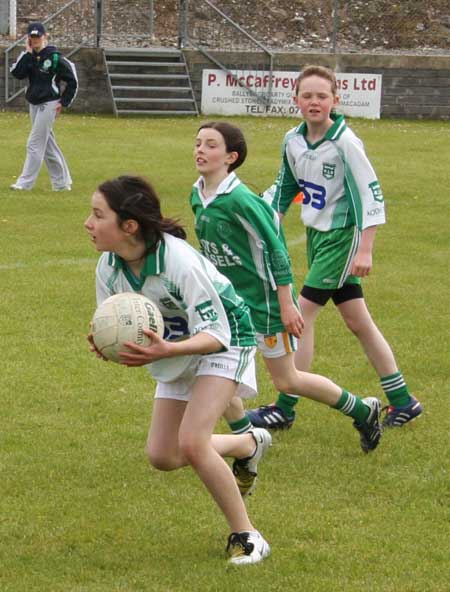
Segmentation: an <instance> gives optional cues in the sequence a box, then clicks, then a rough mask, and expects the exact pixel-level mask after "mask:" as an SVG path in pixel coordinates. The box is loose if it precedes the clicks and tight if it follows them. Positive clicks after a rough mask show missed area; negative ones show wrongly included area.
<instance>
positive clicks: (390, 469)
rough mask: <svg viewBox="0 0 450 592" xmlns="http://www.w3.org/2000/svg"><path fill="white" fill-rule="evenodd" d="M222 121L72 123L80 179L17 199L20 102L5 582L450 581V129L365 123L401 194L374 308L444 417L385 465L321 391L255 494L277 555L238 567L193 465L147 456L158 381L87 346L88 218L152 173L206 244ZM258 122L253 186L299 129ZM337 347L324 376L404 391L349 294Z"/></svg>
mask: <svg viewBox="0 0 450 592" xmlns="http://www.w3.org/2000/svg"><path fill="white" fill-rule="evenodd" d="M200 121H203V120H197V119H180V120H174V119H164V120H154V119H123V120H116V119H113V118H109V117H95V116H75V115H67V114H66V115H63V117H62V118H61V120H60V121H58V123H57V126H56V135H57V139H58V141H59V143H60V145H61V147H62V149H63V151H64V154H65V155H66V157H67V160H68V163H69V166H70V168H71V171H72V175H73V177H74V186H73V191H72V192H71V193H67V192H66V193H53V192H52V191H50V183H49V179H48V175H47V172H46V170H45V169H43V171H42V173H41V176H40V179H39V183H38V185H37V186H36V188H35V189H34V190H33V191H32V192H13V191H11V190H9V188H8V187H9V185H10V184H11V183H12V182H14V180H15V178H16V176H17V175H18V174H19V172H20V170H21V167H22V164H23V159H24V155H25V142H26V137H27V134H28V131H29V121H28V117H27V115H25V114H14V113H2V114H0V154H1V155H2V157H1V159H0V282H1V290H0V299H1V336H2V347H1V359H2V362H1V372H0V392H1V396H2V405H1V418H2V419H1V431H0V516H1V517H0V590H1V591H2V592H119V591H120V592H125V591H127V592H135V591H136V592H137V591H151V592H154V591H155V592H178V591H183V592H190V591H195V592H197V591H217V592H222V591H226V590H233V591H243V592H248V591H250V590H254V591H264V592H266V591H267V590H271V591H278V590H280V591H284V590H289V591H290V590H292V591H297V590H299V591H302V592H335V591H336V592H341V591H343V592H361V590H367V591H370V592H372V591H373V592H379V591H382V592H391V591H392V592H394V591H396V592H438V591H439V592H444V591H447V590H448V589H449V579H448V565H449V564H448V560H449V556H448V552H449V548H450V529H449V512H448V502H449V475H448V468H449V453H448V450H449V449H448V431H449V426H450V420H449V413H448V410H449V405H448V402H449V383H450V380H449V377H450V363H449V326H450V325H449V317H450V315H449V312H448V298H449V294H450V274H449V247H450V226H449V220H450V201H449V188H450V169H449V166H448V154H449V151H450V126H449V124H448V123H444V122H403V121H377V122H373V121H362V120H354V121H353V122H352V123H351V125H352V127H353V129H354V130H355V131H356V132H357V133H358V134H359V135H360V136H361V137H362V138H363V139H364V142H365V145H366V149H367V152H368V154H369V156H370V158H371V160H372V162H373V164H374V166H375V169H376V170H377V173H378V176H379V178H380V181H381V184H382V187H383V190H384V194H385V197H386V200H387V212H388V224H387V225H386V226H385V227H384V228H381V229H380V230H379V232H378V236H377V241H376V249H375V264H374V269H373V272H372V275H371V276H370V277H369V278H368V279H367V281H365V293H366V299H367V302H368V305H369V307H370V309H371V311H372V313H373V316H374V318H375V320H376V321H377V324H378V325H379V326H380V328H381V329H382V331H383V332H384V334H385V336H386V337H387V339H388V340H389V341H390V343H391V345H392V346H393V348H394V350H395V353H396V356H397V360H398V363H399V365H400V368H401V369H402V371H403V373H404V375H405V377H406V379H407V381H408V383H409V385H410V387H411V389H412V390H413V392H414V393H415V394H416V395H417V396H418V397H419V398H420V400H421V401H422V403H423V405H424V410H425V411H424V414H423V416H422V417H421V418H420V419H419V420H418V421H417V422H415V424H413V425H410V426H406V427H405V428H403V429H400V430H391V431H389V432H387V433H385V435H384V438H383V440H382V442H381V444H380V446H379V448H378V449H377V450H376V452H374V453H373V454H371V455H368V456H366V455H364V454H363V453H362V452H361V451H360V448H359V444H358V435H357V433H356V432H355V430H354V429H353V428H352V426H351V420H349V419H348V418H345V417H343V416H341V415H340V414H338V413H336V412H334V411H331V410H329V409H327V408H326V407H324V406H320V405H317V404H314V403H313V402H311V401H307V400H305V401H302V402H301V403H300V405H299V406H298V420H297V421H296V423H295V424H294V427H293V428H292V429H291V430H290V431H289V432H286V433H279V434H278V433H277V434H274V446H273V447H272V449H271V451H270V453H269V455H268V456H267V458H266V459H265V460H264V462H263V463H262V464H261V467H260V480H259V484H258V488H257V490H256V492H255V494H254V495H253V496H252V498H251V499H250V500H249V501H248V507H249V510H250V515H251V517H252V519H253V521H254V523H255V525H256V526H257V527H258V528H260V529H261V531H262V532H263V533H264V535H265V536H266V538H267V539H268V540H269V541H270V543H271V546H272V555H271V557H270V558H269V559H268V560H267V561H265V562H263V563H262V564H261V565H258V566H250V567H247V568H246V567H244V568H232V567H230V566H228V565H227V564H226V561H225V555H224V546H225V542H226V537H227V535H228V532H227V526H226V524H225V521H224V520H223V518H222V517H221V515H220V514H219V512H218V510H217V509H216V507H215V506H214V504H213V502H212V501H211V499H210V498H209V496H208V495H207V493H206V492H205V491H204V490H203V487H202V485H201V483H200V482H199V480H198V479H197V478H196V476H195V475H194V474H193V472H192V471H191V470H190V469H189V468H187V469H184V470H181V471H178V472H174V473H170V474H169V473H160V472H158V471H156V470H153V469H151V468H149V467H148V465H147V461H146V458H145V455H144V445H145V440H146V434H147V428H148V424H149V419H150V416H151V413H152V395H153V384H152V383H151V381H150V380H149V377H148V375H147V373H146V371H145V370H144V369H126V368H123V367H119V366H118V365H113V364H111V363H110V364H104V363H102V362H100V361H98V360H97V359H95V358H94V357H93V356H92V355H91V354H90V353H89V352H88V349H87V344H86V333H87V329H88V325H89V320H90V318H91V316H92V313H93V310H94V308H95V303H94V270H95V264H96V260H97V257H98V255H97V253H96V252H95V251H94V250H93V248H92V246H91V244H90V243H89V240H88V238H87V235H86V233H85V231H84V229H83V222H84V219H85V218H86V216H87V215H88V213H89V208H90V197H91V194H92V192H93V191H94V189H95V187H96V186H97V185H98V184H99V183H100V182H102V181H104V180H105V179H107V178H110V177H113V176H116V175H118V174H121V173H127V172H128V173H139V174H144V175H146V176H148V177H149V178H150V179H151V180H152V182H153V183H154V185H155V186H156V188H157V190H158V191H159V193H160V195H161V197H162V198H163V203H164V208H165V211H166V213H167V214H170V215H173V216H179V217H181V218H182V219H183V220H184V221H185V223H186V227H187V229H188V234H189V239H190V240H191V241H192V242H193V243H195V238H194V233H193V225H192V215H191V212H190V210H189V206H188V195H189V192H190V187H191V184H192V182H193V181H194V180H195V179H196V172H195V169H194V166H193V162H192V147H193V140H194V137H195V133H196V130H197V127H198V125H199V124H200ZM236 121H237V123H238V124H239V125H241V126H242V128H243V130H244V132H245V134H246V136H247V139H248V143H249V158H248V162H247V163H246V164H245V165H244V166H243V167H242V169H241V171H240V176H241V178H242V179H243V180H244V181H245V182H247V183H248V184H249V185H250V186H251V187H253V188H254V189H255V190H258V191H259V190H262V189H265V188H266V187H267V186H268V185H269V184H270V183H271V182H272V181H273V179H274V177H275V174H276V172H277V169H278V165H279V155H280V145H281V140H282V138H283V135H284V133H285V131H286V130H287V129H288V128H289V127H291V126H292V125H294V124H295V122H294V121H293V120H281V119H280V120H278V119H243V118H242V119H240V118H239V119H237V120H236ZM297 207H298V206H297ZM285 225H286V234H287V238H288V241H289V245H290V251H291V255H292V258H293V261H294V268H295V272H296V277H297V286H298V287H300V286H301V282H302V278H303V274H304V271H305V258H304V248H305V245H304V230H303V228H302V227H301V225H300V223H299V221H298V210H296V209H295V207H293V208H292V212H291V213H290V215H289V216H288V217H287V219H286V224H285ZM316 346H317V347H316V358H315V363H314V370H315V371H316V372H320V373H322V374H325V375H327V376H329V377H330V378H332V379H334V380H335V381H336V382H338V383H339V384H341V385H345V386H346V387H347V388H349V389H351V390H353V392H357V393H360V394H362V395H363V396H367V395H370V394H376V395H378V396H381V395H382V393H381V390H380V387H379V384H378V380H377V377H376V375H375V373H374V371H373V370H372V368H371V367H370V366H369V364H368V362H367V361H366V358H365V357H364V356H363V354H362V352H361V351H360V349H359V346H358V345H357V343H356V340H355V339H354V338H353V337H351V336H350V334H349V333H348V331H347V330H346V329H344V327H343V324H342V322H341V321H340V319H339V318H338V316H337V314H336V312H335V311H334V310H333V308H332V307H331V306H329V307H327V308H326V310H325V311H324V312H323V314H322V315H321V317H320V319H319V321H318V324H317V340H316ZM259 379H260V380H259V383H260V395H259V398H258V403H260V404H262V403H267V402H270V401H272V400H273V398H274V396H275V394H274V390H273V388H272V387H271V385H270V381H269V380H268V377H267V375H266V374H265V371H264V369H263V367H262V365H261V364H259ZM219 427H220V429H223V430H226V427H225V425H220V426H219Z"/></svg>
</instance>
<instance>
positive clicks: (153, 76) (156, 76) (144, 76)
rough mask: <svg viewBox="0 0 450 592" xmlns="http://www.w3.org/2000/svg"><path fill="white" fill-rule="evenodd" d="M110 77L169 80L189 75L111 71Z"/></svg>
mask: <svg viewBox="0 0 450 592" xmlns="http://www.w3.org/2000/svg"><path fill="white" fill-rule="evenodd" d="M109 76H110V78H122V79H124V78H137V79H139V80H145V79H149V80H164V79H165V78H166V79H167V78H170V80H188V79H189V76H188V75H187V74H175V75H174V74H131V73H128V74H123V73H121V74H115V73H114V72H112V73H111V74H110V75H109Z"/></svg>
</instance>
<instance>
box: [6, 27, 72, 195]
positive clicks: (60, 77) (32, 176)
mask: <svg viewBox="0 0 450 592" xmlns="http://www.w3.org/2000/svg"><path fill="white" fill-rule="evenodd" d="M11 74H12V75H13V76H14V77H15V78H19V79H24V78H28V80H29V85H28V88H27V91H26V95H25V97H26V99H27V101H28V102H29V104H30V116H31V122H32V129H31V133H30V136H29V138H28V142H27V156H26V159H25V164H24V166H23V170H22V173H21V175H20V176H19V177H18V179H17V181H16V182H15V183H14V184H13V185H11V189H16V190H30V189H32V188H33V186H34V184H35V183H36V180H37V178H38V175H39V171H40V169H41V166H42V161H43V160H44V161H45V164H46V165H47V168H48V172H49V175H50V179H51V183H52V187H53V190H54V191H62V190H70V189H71V188H72V178H71V176H70V172H69V168H68V166H67V163H66V161H65V159H64V156H63V153H62V152H61V150H60V148H59V146H58V144H57V143H56V139H55V135H54V133H53V124H54V121H55V119H56V117H57V116H58V115H59V114H60V113H61V110H62V108H63V107H70V105H71V104H72V102H73V100H74V98H75V95H76V93H77V89H78V79H77V74H76V70H75V66H74V64H73V63H72V62H70V61H69V60H68V59H67V58H65V57H63V56H62V55H61V54H60V53H59V52H58V51H57V49H56V47H54V46H53V45H48V38H47V34H46V32H45V28H44V26H43V25H42V24H41V23H31V24H30V25H29V26H28V30H27V42H26V49H25V51H23V52H22V53H21V54H20V55H19V57H18V59H17V61H16V62H15V63H14V64H13V66H12V67H11ZM61 82H63V83H64V88H61V87H62V86H63V85H61V84H60V83H61Z"/></svg>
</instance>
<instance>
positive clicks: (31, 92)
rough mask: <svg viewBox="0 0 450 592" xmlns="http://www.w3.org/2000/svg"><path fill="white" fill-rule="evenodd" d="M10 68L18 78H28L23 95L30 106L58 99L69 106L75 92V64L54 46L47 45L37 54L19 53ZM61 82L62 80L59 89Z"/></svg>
mask: <svg viewBox="0 0 450 592" xmlns="http://www.w3.org/2000/svg"><path fill="white" fill-rule="evenodd" d="M10 71H11V74H12V75H13V76H14V77H15V78H18V79H20V80H21V79H23V78H27V77H28V80H29V85H28V88H27V92H26V94H25V97H26V99H27V101H28V102H29V103H31V104H33V105H40V104H41V103H46V102H47V101H55V100H58V99H59V100H60V101H61V105H62V106H63V107H69V106H70V105H71V104H72V101H73V100H74V98H75V95H76V94H77V89H78V79H77V73H76V70H75V66H74V64H73V63H72V62H70V61H69V60H68V59H67V58H65V57H63V56H62V55H61V54H60V53H59V52H58V51H57V49H56V47H55V46H53V45H47V47H44V48H43V49H41V51H40V52H39V53H36V52H35V51H33V52H32V53H29V52H27V51H24V52H22V53H21V54H20V55H19V57H18V59H17V61H16V62H15V63H14V64H13V65H12V66H11V70H10ZM61 81H63V82H64V83H65V88H64V89H63V91H62V92H61Z"/></svg>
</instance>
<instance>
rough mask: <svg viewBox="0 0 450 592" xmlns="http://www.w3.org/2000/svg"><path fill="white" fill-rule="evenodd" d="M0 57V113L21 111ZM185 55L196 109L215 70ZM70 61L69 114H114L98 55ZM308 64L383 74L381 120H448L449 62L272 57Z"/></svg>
mask: <svg viewBox="0 0 450 592" xmlns="http://www.w3.org/2000/svg"><path fill="white" fill-rule="evenodd" d="M0 51H1V54H0V108H2V109H5V108H6V109H14V110H18V109H25V108H26V102H25V100H24V97H23V95H21V96H20V97H19V98H17V99H16V100H15V101H13V102H12V103H8V104H7V105H5V100H4V56H3V51H2V50H1V48H0ZM63 53H64V50H63ZM65 53H67V51H65ZM184 53H185V57H186V60H187V63H188V66H189V70H190V73H191V79H192V84H193V86H194V91H195V95H196V98H197V100H198V103H199V104H200V102H201V80H202V71H203V69H204V68H216V67H217V66H216V65H215V64H214V63H213V62H211V61H210V60H209V59H208V58H206V57H205V56H203V55H202V54H201V53H199V52H197V51H194V50H185V52H184ZM212 55H213V56H214V57H215V58H216V59H217V60H219V61H220V62H221V63H223V64H224V65H226V66H228V67H229V68H230V69H234V68H237V69H240V70H244V69H254V68H255V67H257V68H259V69H261V63H262V58H261V56H259V55H258V54H255V53H250V52H223V53H221V52H212ZM71 59H72V61H73V62H74V63H75V64H76V67H77V72H78V77H79V83H80V88H79V92H78V96H77V99H76V101H75V102H74V105H73V110H74V111H78V112H94V113H112V102H111V97H110V94H109V89H108V84H107V79H106V73H105V69H104V63H103V55H102V51H101V50H99V49H81V50H80V51H78V52H77V53H76V54H75V55H74V56H73V57H72V58H71ZM312 63H314V64H321V65H324V66H328V67H331V68H333V69H336V70H337V71H339V72H361V73H365V72H367V73H375V74H382V75H383V84H382V98H381V109H382V115H381V116H382V117H384V118H388V117H399V118H410V119H450V56H436V55H433V56H412V55H382V54H376V55H368V54H367V55H366V54H337V55H334V54H309V53H308V54H298V53H283V54H281V53H280V54H276V56H275V61H274V68H275V69H276V70H285V71H289V70H291V71H292V70H300V69H301V68H302V67H304V66H305V65H307V64H312Z"/></svg>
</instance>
